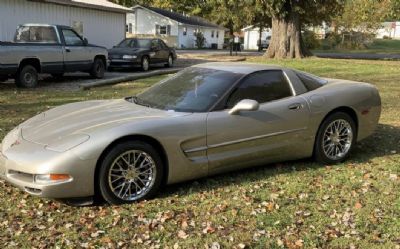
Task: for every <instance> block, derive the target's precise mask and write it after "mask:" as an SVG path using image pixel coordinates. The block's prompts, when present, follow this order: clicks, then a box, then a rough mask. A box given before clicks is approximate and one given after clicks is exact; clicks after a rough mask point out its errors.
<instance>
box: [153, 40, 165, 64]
mask: <svg viewBox="0 0 400 249" xmlns="http://www.w3.org/2000/svg"><path fill="white" fill-rule="evenodd" d="M150 57H151V58H150V63H161V62H163V56H162V50H161V45H160V42H159V40H158V39H153V40H152V41H151V56H150Z"/></svg>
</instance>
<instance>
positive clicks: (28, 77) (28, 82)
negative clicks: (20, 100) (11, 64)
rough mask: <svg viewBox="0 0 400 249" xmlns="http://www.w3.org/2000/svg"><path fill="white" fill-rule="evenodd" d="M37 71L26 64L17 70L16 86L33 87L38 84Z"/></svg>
mask: <svg viewBox="0 0 400 249" xmlns="http://www.w3.org/2000/svg"><path fill="white" fill-rule="evenodd" d="M38 80H39V77H38V73H37V70H36V68H35V67H33V66H31V65H26V66H24V67H22V69H20V70H19V71H18V72H17V75H16V77H15V83H16V84H17V86H18V87H23V88H33V87H36V86H37V84H38Z"/></svg>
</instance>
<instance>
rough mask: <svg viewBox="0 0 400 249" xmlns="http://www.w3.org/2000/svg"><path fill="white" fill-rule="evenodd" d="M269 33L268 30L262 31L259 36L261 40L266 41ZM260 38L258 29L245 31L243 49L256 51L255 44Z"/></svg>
mask: <svg viewBox="0 0 400 249" xmlns="http://www.w3.org/2000/svg"><path fill="white" fill-rule="evenodd" d="M270 35H271V32H270V31H269V29H268V30H267V31H263V32H262V34H261V40H265V39H267V36H270ZM259 38H260V32H259V30H258V29H252V30H247V31H245V32H244V49H258V46H257V43H258V39H259Z"/></svg>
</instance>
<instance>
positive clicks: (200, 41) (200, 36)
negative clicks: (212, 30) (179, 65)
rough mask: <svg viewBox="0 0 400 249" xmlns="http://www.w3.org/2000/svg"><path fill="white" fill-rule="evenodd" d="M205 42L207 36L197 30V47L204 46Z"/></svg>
mask: <svg viewBox="0 0 400 249" xmlns="http://www.w3.org/2000/svg"><path fill="white" fill-rule="evenodd" d="M205 44H206V38H205V37H204V35H203V33H201V32H196V47H197V48H204V45H205Z"/></svg>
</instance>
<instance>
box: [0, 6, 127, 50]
mask: <svg viewBox="0 0 400 249" xmlns="http://www.w3.org/2000/svg"><path fill="white" fill-rule="evenodd" d="M129 11H131V10H130V9H129V8H125V7H122V6H120V5H118V4H114V3H111V2H109V1H106V0H0V40H1V41H12V40H13V39H14V33H15V30H16V28H17V26H18V25H20V24H24V23H41V24H59V25H67V26H72V27H73V28H74V29H75V30H76V31H77V32H78V33H79V34H81V35H82V36H84V37H85V38H87V39H88V40H89V42H90V43H91V44H96V45H101V46H105V47H108V48H111V47H112V46H114V45H116V44H117V43H118V42H120V41H121V40H123V39H124V38H125V23H126V13H127V12H129Z"/></svg>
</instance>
